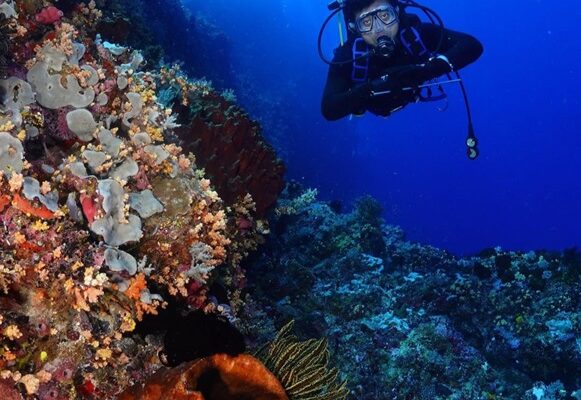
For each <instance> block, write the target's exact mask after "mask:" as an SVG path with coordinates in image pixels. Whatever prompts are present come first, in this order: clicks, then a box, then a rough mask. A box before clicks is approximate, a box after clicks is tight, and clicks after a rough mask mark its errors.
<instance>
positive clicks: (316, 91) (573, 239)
mask: <svg viewBox="0 0 581 400" xmlns="http://www.w3.org/2000/svg"><path fill="white" fill-rule="evenodd" d="M184 3H185V6H186V8H191V9H192V10H194V11H195V12H196V14H198V15H203V16H204V18H205V19H207V21H209V22H210V23H211V24H213V25H214V26H215V27H216V28H218V29H220V30H221V31H224V32H225V33H226V34H227V35H228V36H229V40H230V41H231V43H229V46H230V47H231V62H232V65H231V68H232V70H233V75H234V76H236V77H237V84H236V85H235V87H234V89H235V92H236V93H237V95H238V97H239V101H240V103H242V105H243V106H244V107H245V108H246V109H247V110H249V112H250V113H251V114H252V116H253V117H254V118H256V119H258V120H260V121H262V123H263V125H264V127H265V135H266V136H267V137H268V138H269V139H270V141H271V142H272V143H273V144H274V146H275V147H276V148H277V151H278V152H279V153H280V155H281V157H282V158H283V159H284V161H285V163H286V165H287V168H288V173H287V177H288V178H291V179H295V180H297V181H299V182H301V183H302V184H303V185H305V186H307V187H313V188H317V189H318V190H319V197H320V198H321V199H325V200H340V201H342V202H343V203H344V204H345V207H349V206H350V204H351V203H352V201H353V200H354V199H356V198H358V197H361V196H363V195H366V194H369V195H372V196H374V197H376V198H377V199H378V200H379V201H380V202H381V203H382V205H383V207H384V217H385V219H386V221H387V222H388V223H390V224H396V225H400V226H401V227H402V228H403V229H404V230H405V231H406V232H407V234H408V238H409V239H411V240H415V241H420V242H422V243H426V244H431V245H434V246H438V247H442V248H445V249H448V250H451V251H452V252H454V253H456V254H471V253H474V252H477V251H479V250H481V249H483V248H487V247H496V246H500V247H502V248H503V249H513V250H528V249H554V250H559V249H564V248H568V247H572V246H579V245H581V207H580V205H581V179H580V177H579V174H580V173H581V157H580V154H581V122H580V121H579V118H580V113H579V111H580V108H581V107H580V105H581V103H580V100H579V95H580V93H579V87H580V86H579V81H580V80H581V71H580V67H579V65H580V64H581V45H580V43H579V39H578V38H577V37H576V33H575V32H576V30H577V29H578V28H579V23H580V22H581V8H579V7H578V5H577V3H576V2H573V1H560V2H549V1H542V0H534V1H527V2H523V1H513V2H500V1H498V0H492V1H486V2H482V1H480V2H457V1H451V0H443V1H439V2H436V1H424V2H423V4H425V5H427V6H430V7H432V8H433V9H435V10H436V11H437V12H438V13H439V14H440V16H441V17H442V18H443V20H444V23H445V24H446V26H447V27H448V28H450V29H453V30H457V31H461V32H466V33H469V34H471V35H473V36H475V37H476V38H478V39H479V40H480V41H481V42H482V43H483V45H484V54H483V56H482V57H481V58H480V59H479V60H478V61H477V62H476V63H475V64H472V65H470V66H468V67H467V68H466V69H464V70H463V71H462V77H463V78H464V80H465V84H466V88H467V90H468V94H469V98H470V102H471V106H472V113H473V118H474V124H475V130H476V134H477V136H478V138H479V140H480V151H481V156H480V158H479V159H478V160H477V161H470V160H468V159H467V157H466V155H465V147H464V140H465V137H466V132H467V119H466V114H465V109H464V103H463V101H462V98H461V92H460V89H459V87H458V86H448V87H447V93H448V95H449V107H448V109H447V111H445V112H439V111H438V110H437V107H438V105H437V104H432V103H427V104H425V103H424V104H411V105H409V106H408V107H407V108H406V109H405V110H403V111H401V112H399V113H396V114H394V115H393V116H391V117H389V118H388V119H382V118H378V117H375V116H373V115H371V114H368V115H366V116H365V117H364V118H355V119H353V120H349V119H345V120H343V121H340V122H332V123H331V122H327V121H325V120H324V119H323V117H322V116H321V113H320V102H321V94H322V90H323V86H324V84H325V80H326V74H327V65H325V64H324V63H323V62H322V61H321V60H320V59H319V57H318V54H317V47H316V39H317V34H318V32H319V29H320V27H321V23H322V22H323V20H324V18H325V17H326V16H327V15H328V11H327V7H326V5H327V3H326V2H325V1H319V0H316V1H314V0H252V1H248V0H245V1H244V0H212V1H201V0H185V1H184ZM209 29H211V28H209ZM338 43H339V35H338V28H337V23H336V22H332V23H331V24H330V26H329V29H328V30H327V32H326V34H325V36H324V49H325V52H326V54H327V56H328V57H331V56H332V50H333V48H335V47H336V46H337V45H338Z"/></svg>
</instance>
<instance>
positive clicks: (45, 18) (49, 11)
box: [34, 6, 63, 25]
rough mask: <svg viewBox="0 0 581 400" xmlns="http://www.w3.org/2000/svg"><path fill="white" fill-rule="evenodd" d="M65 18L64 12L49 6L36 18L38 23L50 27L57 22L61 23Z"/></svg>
mask: <svg viewBox="0 0 581 400" xmlns="http://www.w3.org/2000/svg"><path fill="white" fill-rule="evenodd" d="M62 16H63V12H62V11H61V10H59V9H58V8H56V7H55V6H49V7H45V8H43V9H42V10H41V11H40V12H39V13H38V14H36V16H35V17H34V18H35V19H36V22H40V23H41V24H45V25H50V24H54V23H55V22H59V21H60V20H61V18H62Z"/></svg>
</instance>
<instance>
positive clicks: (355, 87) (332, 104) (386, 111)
mask: <svg viewBox="0 0 581 400" xmlns="http://www.w3.org/2000/svg"><path fill="white" fill-rule="evenodd" d="M416 29H417V30H418V32H419V33H420V36H421V37H422V40H423V42H424V44H425V46H426V47H427V48H428V50H430V51H434V50H435V49H436V47H437V46H438V42H439V40H440V34H441V29H440V27H438V26H436V25H433V24H428V23H421V24H417V25H416ZM354 40H355V38H351V39H350V40H349V41H348V42H347V43H345V44H344V45H343V46H341V47H339V48H337V49H336V50H335V56H334V58H333V61H335V62H338V61H339V62H340V61H346V60H351V59H353V54H352V48H353V41H354ZM482 51H483V48H482V45H481V44H480V42H479V41H478V40H477V39H475V38H474V37H472V36H470V35H467V34H465V33H460V32H454V31H451V30H446V31H445V37H444V41H443V44H442V47H441V49H440V50H439V52H438V54H442V55H444V56H446V57H447V58H448V60H449V61H450V64H452V65H453V66H454V69H455V70H460V69H462V68H464V67H465V66H467V65H468V64H471V63H473V62H474V61H476V60H477V59H478V58H479V57H480V55H481V54H482ZM426 61H427V57H425V58H422V57H418V56H412V55H410V54H408V53H407V52H406V50H405V49H404V48H403V45H402V44H401V43H399V41H398V42H397V47H396V51H395V53H394V55H393V56H392V57H390V58H389V59H386V58H383V57H380V56H371V58H370V60H369V69H368V79H367V81H366V82H364V83H361V82H353V80H352V71H353V64H352V63H347V64H342V65H331V67H330V68H329V75H328V77H327V84H326V86H325V92H324V94H323V101H322V104H321V111H322V113H323V116H324V117H325V118H326V119H328V120H330V121H334V120H337V119H340V118H343V117H345V116H347V115H349V114H363V113H364V112H365V111H370V112H372V113H374V114H376V115H381V116H388V115H390V114H391V112H392V111H393V110H395V109H399V107H402V106H405V105H406V104H408V103H410V102H413V101H415V100H416V98H417V92H413V91H394V92H393V93H390V94H387V95H383V96H376V97H371V84H372V83H371V82H372V81H373V80H374V79H377V78H379V77H381V76H383V75H384V74H385V73H386V71H387V70H389V69H390V68H393V67H398V66H405V65H411V64H422V63H425V62H426ZM410 83H411V84H412V86H417V85H420V84H422V83H423V79H422V78H419V79H418V80H416V81H415V82H414V79H412V80H411V82H410V81H409V80H408V82H407V83H406V85H408V84H410Z"/></svg>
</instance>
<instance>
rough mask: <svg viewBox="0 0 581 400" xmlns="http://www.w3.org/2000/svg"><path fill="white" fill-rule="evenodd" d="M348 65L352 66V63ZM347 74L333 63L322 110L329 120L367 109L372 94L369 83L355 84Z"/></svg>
mask: <svg viewBox="0 0 581 400" xmlns="http://www.w3.org/2000/svg"><path fill="white" fill-rule="evenodd" d="M347 65H349V67H351V65H350V64H347ZM347 76H348V75H347ZM347 76H346V75H345V71H344V70H343V68H342V67H341V66H336V65H332V66H331V67H330V68H329V75H328V77H327V84H326V85H325V91H324V93H323V101H322V102H321V112H322V113H323V116H324V117H325V119H327V120H329V121H336V120H338V119H341V118H343V117H346V116H347V115H349V114H353V113H358V112H360V111H361V110H364V109H365V106H366V102H367V100H368V99H369V96H370V94H371V91H370V86H369V83H367V82H365V83H360V84H355V85H354V84H353V83H352V82H351V79H348V78H347Z"/></svg>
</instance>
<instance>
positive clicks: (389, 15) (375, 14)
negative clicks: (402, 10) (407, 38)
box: [355, 6, 398, 33]
mask: <svg viewBox="0 0 581 400" xmlns="http://www.w3.org/2000/svg"><path fill="white" fill-rule="evenodd" d="M376 19H378V20H379V21H381V24H383V25H384V27H383V28H384V29H385V27H388V26H391V25H393V24H395V23H396V22H397V21H398V17H397V11H396V10H395V9H394V8H393V7H392V6H382V7H378V8H376V9H375V10H373V11H370V12H367V13H364V14H361V15H360V16H359V17H357V19H356V20H355V25H356V27H357V31H358V32H359V33H369V32H371V31H373V30H374V28H375V20H376ZM380 26H381V25H380ZM375 30H379V29H378V28H375Z"/></svg>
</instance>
